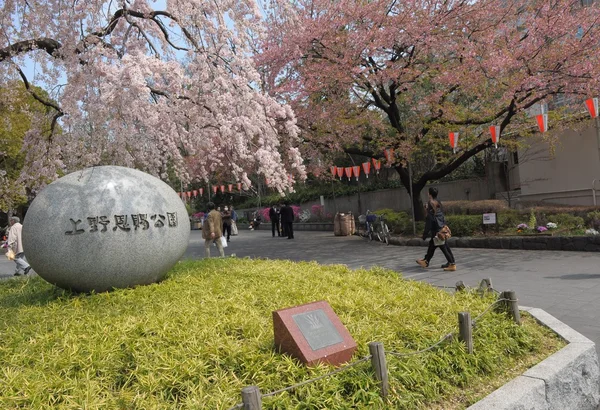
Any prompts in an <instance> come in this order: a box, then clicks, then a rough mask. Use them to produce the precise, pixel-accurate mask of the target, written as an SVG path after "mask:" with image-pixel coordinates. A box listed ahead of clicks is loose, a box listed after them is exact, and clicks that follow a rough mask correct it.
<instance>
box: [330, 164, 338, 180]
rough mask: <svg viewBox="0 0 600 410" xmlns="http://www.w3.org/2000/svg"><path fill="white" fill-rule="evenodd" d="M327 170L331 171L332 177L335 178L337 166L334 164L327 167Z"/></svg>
mask: <svg viewBox="0 0 600 410" xmlns="http://www.w3.org/2000/svg"><path fill="white" fill-rule="evenodd" d="M329 170H330V171H331V175H333V177H334V178H335V176H336V174H337V167H336V166H335V165H333V166H331V167H329Z"/></svg>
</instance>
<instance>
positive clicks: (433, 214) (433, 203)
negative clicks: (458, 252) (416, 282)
mask: <svg viewBox="0 0 600 410" xmlns="http://www.w3.org/2000/svg"><path fill="white" fill-rule="evenodd" d="M437 196H438V190H437V188H435V187H430V188H429V201H427V205H426V207H425V211H426V218H427V219H426V220H425V231H424V232H423V240H425V239H427V238H428V237H429V238H430V240H429V247H428V248H427V254H426V255H425V257H424V258H423V259H418V260H417V263H418V264H419V266H421V267H423V268H427V267H428V266H429V263H430V262H431V258H433V254H434V253H435V249H436V248H440V250H441V251H442V253H443V254H444V256H445V257H446V260H447V263H446V264H444V265H442V268H443V269H444V270H445V271H451V272H454V271H455V270H456V261H455V259H454V255H453V254H452V250H450V247H449V246H448V242H447V241H446V240H443V242H442V240H441V239H439V238H438V237H437V234H438V233H439V232H440V231H442V230H445V229H448V228H447V227H446V220H445V218H444V211H443V209H442V203H441V202H440V201H438V199H437ZM440 242H442V243H440Z"/></svg>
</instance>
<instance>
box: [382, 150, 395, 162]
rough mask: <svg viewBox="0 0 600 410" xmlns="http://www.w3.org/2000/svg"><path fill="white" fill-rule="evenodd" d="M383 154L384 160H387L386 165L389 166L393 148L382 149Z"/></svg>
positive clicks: (392, 159)
mask: <svg viewBox="0 0 600 410" xmlns="http://www.w3.org/2000/svg"><path fill="white" fill-rule="evenodd" d="M383 155H384V156H385V160H386V161H387V163H388V164H387V165H388V166H390V165H391V164H392V162H393V161H394V149H393V148H389V149H386V150H384V151H383Z"/></svg>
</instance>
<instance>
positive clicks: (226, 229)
mask: <svg viewBox="0 0 600 410" xmlns="http://www.w3.org/2000/svg"><path fill="white" fill-rule="evenodd" d="M225 233H227V240H229V237H230V236H231V225H228V224H223V236H225Z"/></svg>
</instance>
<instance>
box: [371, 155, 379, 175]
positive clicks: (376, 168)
mask: <svg viewBox="0 0 600 410" xmlns="http://www.w3.org/2000/svg"><path fill="white" fill-rule="evenodd" d="M371 159H372V160H373V166H374V167H375V171H377V175H379V170H380V169H381V161H380V160H378V159H375V158H371Z"/></svg>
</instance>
